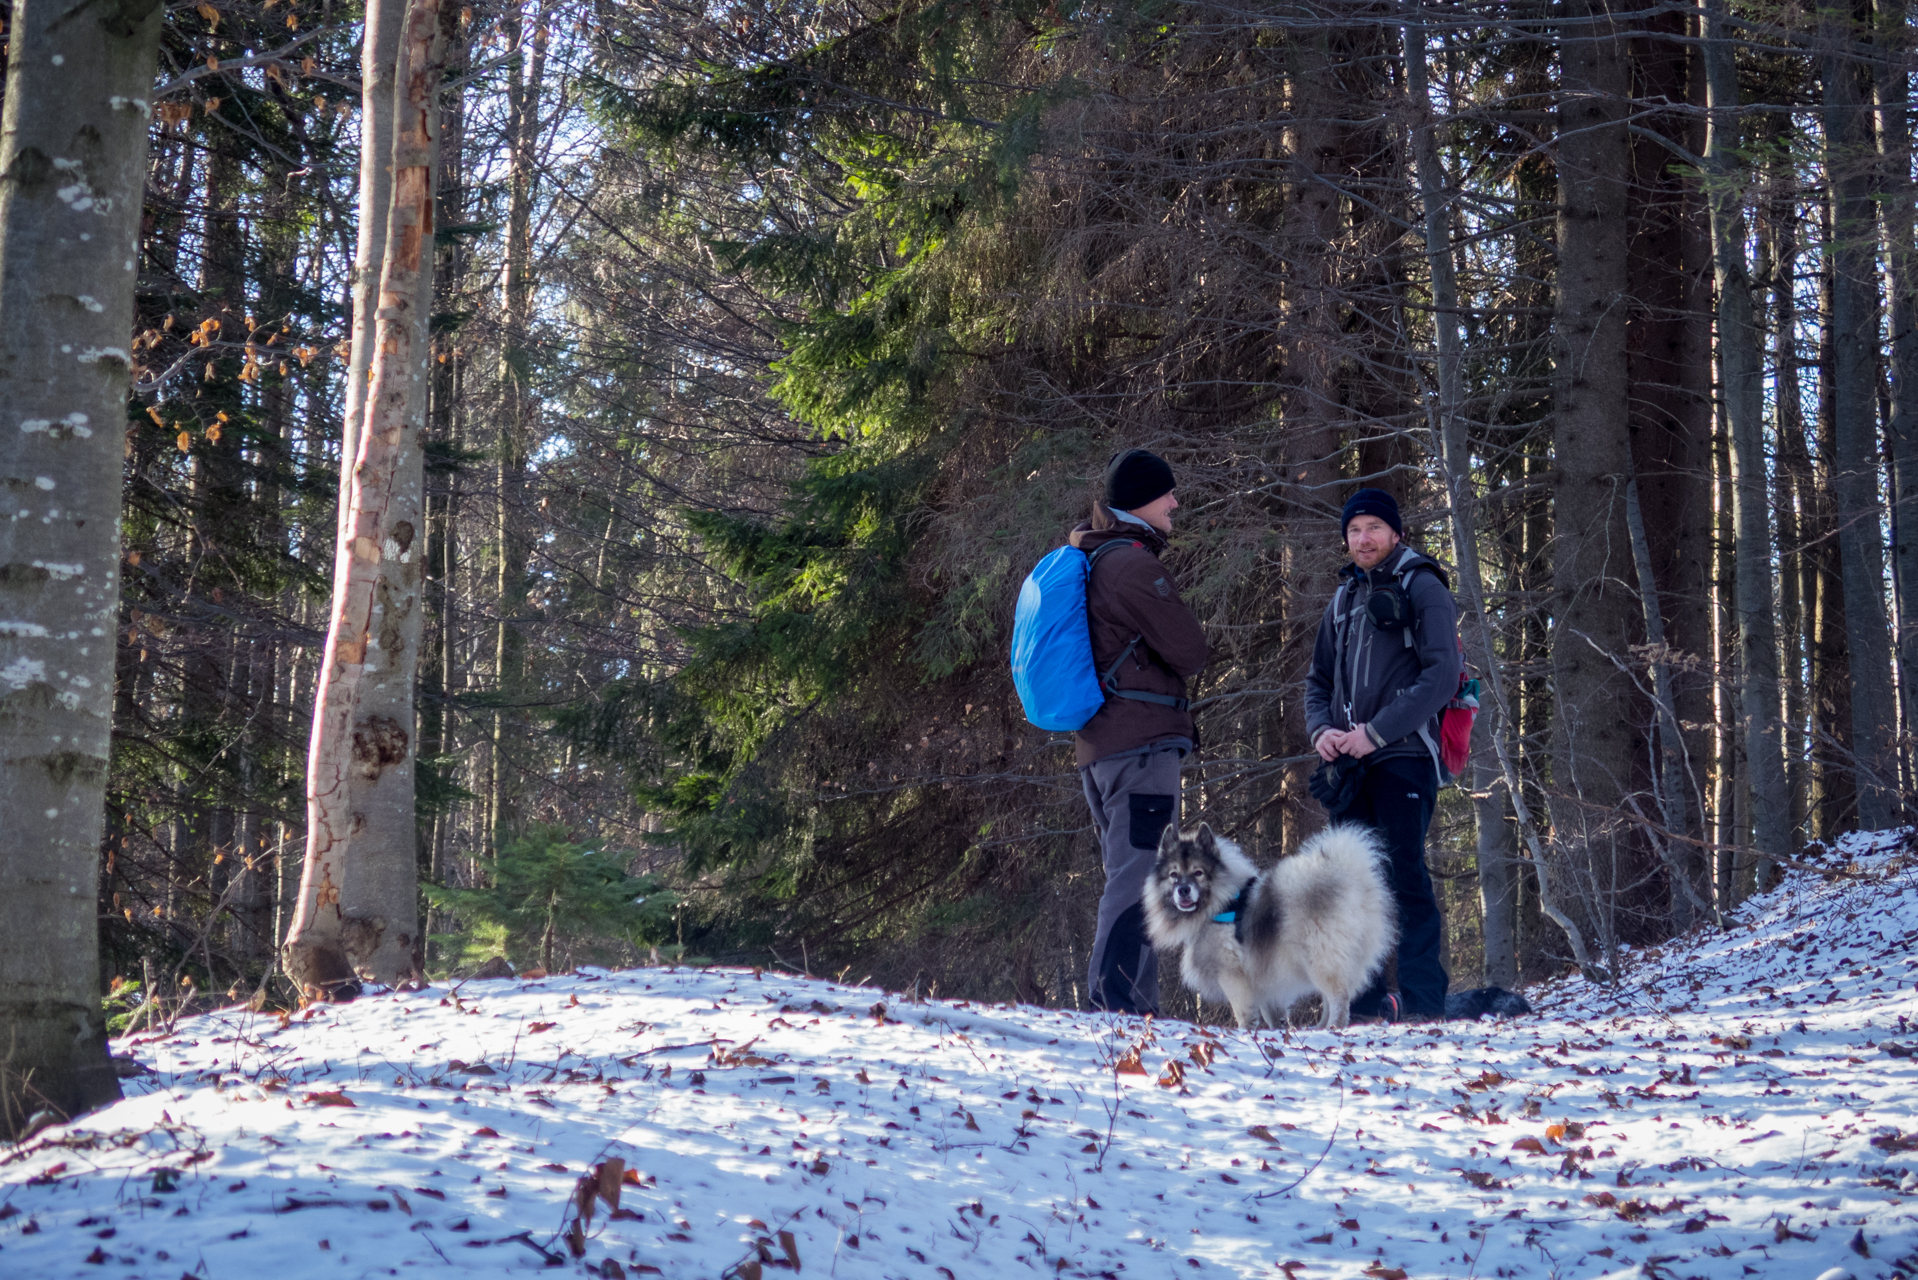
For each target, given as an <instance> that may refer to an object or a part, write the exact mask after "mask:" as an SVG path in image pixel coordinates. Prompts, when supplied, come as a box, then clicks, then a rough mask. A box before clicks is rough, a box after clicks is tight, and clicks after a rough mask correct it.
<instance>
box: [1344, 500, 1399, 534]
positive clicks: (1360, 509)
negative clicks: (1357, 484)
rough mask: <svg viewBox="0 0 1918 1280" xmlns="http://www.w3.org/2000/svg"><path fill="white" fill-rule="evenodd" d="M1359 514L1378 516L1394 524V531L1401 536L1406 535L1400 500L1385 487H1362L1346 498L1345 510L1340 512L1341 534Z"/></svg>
mask: <svg viewBox="0 0 1918 1280" xmlns="http://www.w3.org/2000/svg"><path fill="white" fill-rule="evenodd" d="M1358 516H1377V517H1378V518H1379V519H1381V520H1383V521H1385V523H1387V524H1389V525H1391V526H1392V532H1393V533H1396V534H1398V535H1399V536H1400V537H1401V538H1403V537H1404V536H1405V522H1404V521H1403V520H1401V519H1399V504H1398V500H1397V499H1395V498H1393V496H1392V495H1391V494H1389V493H1387V492H1386V491H1385V490H1383V489H1360V490H1359V491H1358V492H1357V493H1355V494H1353V495H1352V496H1351V497H1349V498H1347V499H1346V500H1345V510H1344V511H1342V512H1340V513H1339V536H1340V537H1341V538H1343V537H1344V536H1345V531H1346V529H1347V528H1349V527H1350V526H1351V524H1352V521H1353V520H1354V519H1355V518H1356V517H1358Z"/></svg>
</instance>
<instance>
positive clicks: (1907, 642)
mask: <svg viewBox="0 0 1918 1280" xmlns="http://www.w3.org/2000/svg"><path fill="white" fill-rule="evenodd" d="M1877 9H1878V22H1877V28H1878V30H1879V32H1880V33H1881V34H1882V35H1883V36H1884V37H1885V38H1886V40H1887V45H1886V48H1885V49H1884V51H1883V52H1884V55H1885V56H1884V60H1883V61H1882V62H1881V63H1880V64H1879V69H1878V74H1877V76H1876V82H1877V91H1878V155H1879V168H1880V171H1881V173H1882V176H1883V183H1884V186H1883V194H1882V198H1881V199H1880V201H1879V205H1878V208H1879V214H1880V217H1881V218H1882V219H1883V221H1884V235H1885V294H1886V297H1887V299H1888V302H1889V308H1888V309H1889V311H1890V319H1891V352H1890V355H1891V378H1890V383H1891V412H1890V413H1889V414H1888V415H1887V422H1886V424H1885V426H1886V431H1885V434H1886V436H1887V441H1886V443H1887V445H1888V446H1889V449H1888V452H1889V453H1890V455H1891V476H1892V508H1891V538H1892V543H1891V547H1892V550H1891V564H1892V580H1893V582H1895V583H1896V584H1897V589H1898V683H1899V686H1900V692H1901V693H1902V695H1903V698H1902V707H1903V711H1904V717H1903V728H1904V738H1905V745H1904V755H1905V757H1906V760H1905V768H1906V770H1907V772H1909V771H1910V770H1911V769H1912V768H1913V763H1912V761H1911V759H1910V757H1911V754H1912V740H1913V738H1914V736H1915V735H1918V731H1915V730H1914V728H1913V725H1914V724H1915V723H1918V249H1914V248H1913V245H1912V222H1913V201H1914V199H1918V191H1914V190H1913V188H1912V182H1911V64H1910V58H1911V37H1910V34H1909V32H1908V30H1907V28H1906V21H1907V19H1906V16H1905V0H1878V3H1877Z"/></svg>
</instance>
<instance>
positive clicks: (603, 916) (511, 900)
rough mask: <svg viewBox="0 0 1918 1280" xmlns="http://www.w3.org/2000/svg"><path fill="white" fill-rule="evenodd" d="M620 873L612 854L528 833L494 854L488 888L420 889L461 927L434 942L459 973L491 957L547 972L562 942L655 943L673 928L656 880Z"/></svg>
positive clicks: (672, 901)
mask: <svg viewBox="0 0 1918 1280" xmlns="http://www.w3.org/2000/svg"><path fill="white" fill-rule="evenodd" d="M626 865H627V859H626V858H625V857H624V856H622V855H621V854H619V853H617V852H615V851H613V850H610V849H607V848H605V847H603V846H595V845H591V844H579V843H576V842H574V841H573V840H572V839H570V838H569V834H568V832H567V831H566V829H565V828H563V827H553V826H539V827H534V828H533V829H532V830H530V831H529V832H527V834H526V835H525V836H524V837H522V838H520V839H518V840H514V841H512V842H510V843H508V844H506V845H504V846H502V847H501V849H500V852H499V858H498V860H497V862H495V864H494V866H493V883H492V884H491V885H488V886H484V887H481V888H460V887H457V886H453V885H445V884H432V885H427V886H426V887H425V893H426V898H427V900H428V901H429V902H431V903H432V904H433V905H434V906H435V907H438V908H439V909H440V910H441V911H444V912H448V913H450V914H452V915H454V916H456V917H458V918H459V919H460V921H461V922H462V923H464V924H465V926H466V928H465V929H464V930H463V931H461V932H459V933H455V934H450V935H446V936H444V937H441V938H438V939H437V940H438V941H440V942H442V943H448V944H452V945H454V946H456V947H458V948H459V950H458V952H457V953H456V954H457V960H456V963H457V964H459V965H461V966H466V965H472V964H477V963H479V962H480V961H483V960H485V959H488V958H490V957H492V956H496V955H503V956H506V957H507V958H508V959H512V960H516V961H524V960H526V959H528V958H531V957H533V956H535V955H536V956H537V957H538V961H539V965H540V967H541V968H543V969H547V970H551V969H552V967H553V954H554V947H555V946H556V945H557V944H559V943H560V942H562V941H566V942H573V943H582V944H588V945H590V944H592V943H596V942H598V943H604V942H621V943H625V944H627V945H629V946H633V947H643V946H646V945H648V944H652V943H657V942H659V941H661V940H662V939H663V938H664V937H665V935H666V933H667V931H668V930H669V929H670V927H671V925H672V920H673V911H674V908H675V907H676V906H677V904H678V898H677V897H676V896H675V895H674V894H673V893H672V892H671V891H670V890H667V889H665V888H663V887H662V885H661V883H660V881H659V879H658V878H657V877H655V876H650V875H639V876H635V875H632V874H630V873H629V872H628V871H627V870H626Z"/></svg>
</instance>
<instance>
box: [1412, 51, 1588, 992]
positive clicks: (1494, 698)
mask: <svg viewBox="0 0 1918 1280" xmlns="http://www.w3.org/2000/svg"><path fill="white" fill-rule="evenodd" d="M1405 47H1406V70H1407V82H1408V85H1409V87H1410V88H1411V91H1412V98H1413V109H1414V111H1416V112H1417V113H1418V116H1419V117H1420V118H1419V120H1418V122H1417V125H1416V127H1415V128H1414V131H1413V144H1412V145H1413V151H1414V156H1415V160H1416V165H1417V170H1418V179H1419V199H1420V203H1421V205H1422V206H1423V209H1424V214H1425V227H1424V232H1425V257H1426V264H1427V268H1428V270H1429V271H1430V273H1431V281H1432V310H1433V327H1434V330H1435V334H1436V341H1435V343H1434V346H1435V347H1436V348H1437V351H1436V354H1437V356H1438V396H1437V397H1436V399H1433V398H1431V397H1428V398H1427V404H1428V406H1429V408H1430V413H1431V417H1432V434H1433V441H1434V443H1435V444H1436V446H1437V452H1438V456H1439V459H1440V463H1441V466H1442V468H1443V471H1444V477H1445V489H1446V498H1447V505H1448V506H1449V507H1450V508H1451V513H1452V548H1453V553H1454V554H1455V555H1456V557H1457V560H1458V571H1459V579H1460V583H1461V585H1462V586H1463V587H1464V589H1465V599H1466V607H1467V610H1468V611H1469V614H1470V616H1471V617H1472V618H1473V619H1474V621H1475V623H1476V625H1475V626H1473V627H1470V628H1468V629H1467V630H1468V631H1470V632H1472V633H1473V634H1472V648H1473V649H1474V650H1475V651H1476V652H1477V653H1478V654H1479V655H1480V661H1481V663H1482V667H1481V669H1482V670H1484V671H1485V673H1486V675H1487V677H1488V679H1489V683H1490V690H1489V692H1490V694H1491V707H1490V708H1489V710H1490V715H1489V716H1488V718H1487V724H1486V728H1485V731H1484V732H1485V733H1486V735H1487V736H1488V737H1489V738H1490V739H1491V741H1492V748H1493V758H1495V759H1496V760H1497V762H1498V763H1497V773H1496V775H1492V774H1491V769H1490V767H1489V766H1487V767H1481V768H1476V769H1475V771H1474V775H1473V777H1474V787H1475V789H1482V790H1483V791H1484V792H1485V794H1486V797H1487V798H1486V799H1485V800H1482V801H1480V802H1478V804H1477V818H1478V828H1479V831H1478V845H1479V876H1480V891H1481V893H1482V894H1483V895H1484V896H1483V899H1482V902H1481V908H1482V920H1483V926H1482V927H1483V931H1484V944H1485V945H1484V956H1485V961H1484V966H1485V972H1486V975H1487V978H1486V980H1487V981H1490V982H1500V983H1504V984H1507V985H1510V984H1515V983H1516V981H1517V971H1518V965H1517V945H1516V944H1517V936H1516V929H1515V927H1514V925H1515V916H1516V911H1515V907H1516V900H1517V885H1516V879H1517V876H1516V874H1515V872H1516V863H1517V860H1516V858H1513V857H1511V856H1510V852H1509V851H1510V849H1511V836H1510V833H1509V832H1507V830H1506V829H1505V819H1504V805H1503V803H1501V802H1500V801H1499V800H1498V795H1499V789H1498V788H1497V787H1496V786H1494V785H1489V784H1488V785H1485V786H1483V787H1482V788H1481V787H1480V783H1481V780H1482V779H1487V778H1488V775H1490V776H1493V777H1496V778H1497V779H1499V780H1502V781H1503V783H1504V793H1505V798H1506V799H1507V800H1509V801H1510V803H1511V806H1512V814H1513V817H1514V818H1515V819H1516V820H1517V825H1518V829H1519V832H1520V834H1521V835H1522V837H1523V839H1524V841H1525V846H1526V848H1527V850H1528V851H1529V852H1530V853H1531V862H1532V865H1533V869H1534V872H1535V874H1536V875H1537V877H1538V885H1539V903H1540V907H1541V909H1542V910H1543V911H1544V912H1545V914H1546V915H1547V916H1549V917H1550V918H1551V919H1552V921H1553V922H1554V923H1555V924H1557V925H1558V926H1559V927H1560V928H1561V929H1563V930H1564V931H1565V936H1566V940H1567V941H1568V942H1569V943H1570V944H1571V948H1572V954H1573V956H1574V957H1575V958H1576V959H1577V961H1578V965H1579V968H1580V969H1582V970H1584V972H1585V973H1586V974H1587V975H1590V976H1592V977H1594V978H1603V977H1604V976H1605V975H1604V974H1603V971H1602V970H1600V969H1598V968H1597V967H1596V966H1595V965H1594V964H1593V963H1592V961H1591V958H1590V956H1589V954H1588V953H1587V951H1586V948H1585V938H1584V933H1583V931H1582V930H1581V929H1580V928H1579V926H1578V923H1577V922H1576V921H1575V920H1574V919H1573V918H1572V917H1571V915H1570V914H1568V913H1567V912H1566V910H1565V909H1564V907H1563V906H1562V904H1561V903H1560V901H1559V900H1558V898H1557V896H1556V894H1555V892H1554V890H1555V888H1556V884H1555V881H1554V879H1553V876H1552V873H1551V870H1550V869H1549V867H1548V866H1547V865H1546V862H1545V856H1546V853H1545V847H1544V842H1543V841H1542V840H1541V839H1540V837H1539V833H1538V828H1537V825H1536V823H1534V822H1533V820H1532V814H1531V810H1530V807H1529V806H1528V805H1527V804H1526V802H1525V795H1524V791H1523V789H1522V787H1521V786H1520V783H1519V773H1518V767H1517V764H1516V763H1515V761H1514V759H1513V756H1512V753H1511V752H1510V751H1509V750H1508V749H1507V746H1506V743H1505V739H1504V737H1503V736H1502V732H1501V730H1502V725H1501V723H1500V720H1501V715H1500V713H1501V712H1503V711H1504V710H1505V709H1506V708H1507V707H1508V706H1509V703H1508V701H1507V698H1506V693H1505V684H1504V681H1503V679H1502V678H1501V676H1500V669H1499V668H1500V664H1499V662H1498V658H1497V654H1496V651H1495V647H1494V643H1493V637H1492V631H1491V626H1490V622H1489V619H1490V616H1491V615H1490V612H1489V611H1488V610H1487V609H1486V607H1485V586H1484V582H1483V578H1482V574H1481V572H1480V565H1479V557H1478V526H1477V522H1476V520H1475V518H1474V511H1473V507H1474V501H1473V499H1474V495H1473V493H1472V490H1471V483H1472V482H1471V446H1470V441H1469V440H1468V439H1467V436H1466V430H1465V423H1464V422H1463V420H1462V419H1461V417H1460V415H1459V405H1460V400H1461V398H1462V391H1463V386H1464V373H1463V368H1462V360H1463V345H1464V344H1463V336H1462V335H1461V334H1460V333H1459V329H1458V281H1457V271H1456V270H1455V268H1454V266H1453V262H1452V239H1451V224H1452V217H1451V206H1450V205H1449V203H1448V202H1447V197H1446V181H1445V173H1444V168H1443V165H1442V164H1441V162H1440V160H1439V153H1438V138H1437V135H1436V131H1435V127H1434V125H1433V123H1432V120H1431V88H1430V84H1429V75H1428V72H1427V69H1426V59H1425V31H1424V28H1423V27H1420V26H1411V27H1408V28H1407V29H1406V46H1405ZM1481 758H1483V756H1482V755H1481Z"/></svg>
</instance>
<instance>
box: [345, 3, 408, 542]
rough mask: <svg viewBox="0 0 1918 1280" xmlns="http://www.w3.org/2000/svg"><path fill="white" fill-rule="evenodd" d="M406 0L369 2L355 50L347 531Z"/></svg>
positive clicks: (389, 190)
mask: <svg viewBox="0 0 1918 1280" xmlns="http://www.w3.org/2000/svg"><path fill="white" fill-rule="evenodd" d="M405 18H406V0H369V3H368V4H367V6H366V33H365V37H364V39H363V41H362V46H361V50H360V67H361V80H360V225H359V238H358V242H357V243H356V244H355V246H354V249H353V274H352V277H351V291H352V296H351V299H350V301H351V304H352V313H351V314H352V316H353V331H352V336H351V339H350V341H349V344H348V350H347V357H346V410H345V416H344V418H343V419H342V422H343V424H344V429H343V430H342V432H341V434H340V476H341V483H340V497H339V519H340V533H341V536H342V537H344V536H345V533H346V523H347V515H346V489H347V483H346V477H347V475H348V473H349V471H350V470H351V468H352V465H353V459H355V458H357V457H359V454H360V438H359V437H360V425H361V423H362V422H363V421H364V420H365V418H366V384H367V380H368V379H369V378H370V377H371V369H372V364H373V331H374V327H375V321H374V318H373V313H374V310H375V306H374V303H375V302H376V301H377V300H378V298H379V291H380V269H381V265H382V264H383V263H384V262H385V261H386V216H387V211H388V210H389V209H390V208H391V207H392V204H393V147H392V140H393V95H394V84H393V74H394V66H395V60H396V55H397V53H398V50H399V44H400V27H401V24H402V23H403V22H404V21H405Z"/></svg>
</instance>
